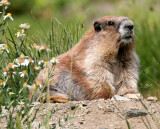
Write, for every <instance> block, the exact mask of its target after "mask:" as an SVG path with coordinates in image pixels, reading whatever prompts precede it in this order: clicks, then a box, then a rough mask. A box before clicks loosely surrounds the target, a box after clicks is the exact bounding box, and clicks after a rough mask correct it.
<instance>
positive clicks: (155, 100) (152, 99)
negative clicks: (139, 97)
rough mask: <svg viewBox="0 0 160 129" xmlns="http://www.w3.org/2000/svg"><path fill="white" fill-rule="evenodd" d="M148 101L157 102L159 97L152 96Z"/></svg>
mask: <svg viewBox="0 0 160 129" xmlns="http://www.w3.org/2000/svg"><path fill="white" fill-rule="evenodd" d="M147 101H153V102H157V97H154V96H150V97H148V98H147Z"/></svg>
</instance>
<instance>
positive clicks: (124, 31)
mask: <svg viewBox="0 0 160 129" xmlns="http://www.w3.org/2000/svg"><path fill="white" fill-rule="evenodd" d="M118 31H119V32H120V37H121V42H123V43H130V42H132V40H133V38H134V24H133V22H132V21H131V20H129V19H125V20H123V21H122V22H121V24H120V26H119V30H118Z"/></svg>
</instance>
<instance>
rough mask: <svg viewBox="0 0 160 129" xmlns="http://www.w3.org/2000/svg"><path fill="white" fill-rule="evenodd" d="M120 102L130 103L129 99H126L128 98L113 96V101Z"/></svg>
mask: <svg viewBox="0 0 160 129" xmlns="http://www.w3.org/2000/svg"><path fill="white" fill-rule="evenodd" d="M115 99H116V100H118V101H129V99H128V98H126V97H123V96H120V95H115V96H113V97H112V98H111V100H115Z"/></svg>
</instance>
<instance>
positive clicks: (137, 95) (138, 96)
mask: <svg viewBox="0 0 160 129" xmlns="http://www.w3.org/2000/svg"><path fill="white" fill-rule="evenodd" d="M125 97H127V98H128V99H135V100H139V99H140V98H141V97H142V96H141V94H126V95H125Z"/></svg>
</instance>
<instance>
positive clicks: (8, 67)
mask: <svg viewBox="0 0 160 129" xmlns="http://www.w3.org/2000/svg"><path fill="white" fill-rule="evenodd" d="M16 67H18V65H15V64H13V63H9V64H8V65H7V69H11V68H12V69H14V68H16Z"/></svg>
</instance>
